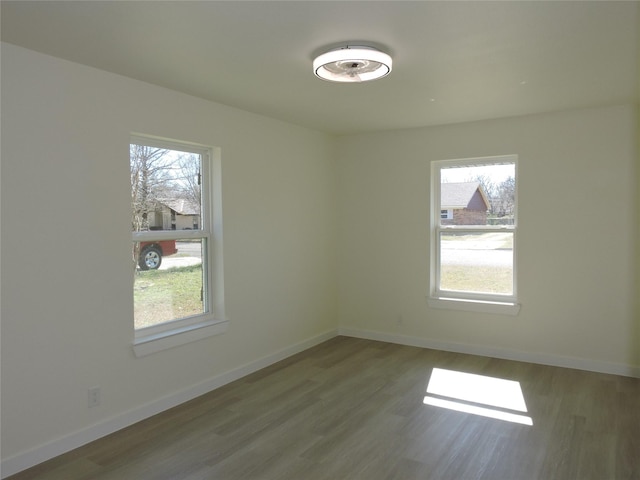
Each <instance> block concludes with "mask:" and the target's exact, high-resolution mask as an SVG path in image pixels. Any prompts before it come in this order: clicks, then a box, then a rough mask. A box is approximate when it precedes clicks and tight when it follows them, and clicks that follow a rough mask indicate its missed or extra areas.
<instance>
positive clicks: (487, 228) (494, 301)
mask: <svg viewBox="0 0 640 480" xmlns="http://www.w3.org/2000/svg"><path fill="white" fill-rule="evenodd" d="M492 164H493V165H500V164H514V168H515V172H514V176H515V192H514V196H515V206H514V212H513V215H514V221H513V225H449V224H446V225H443V224H442V221H443V220H446V219H445V218H442V216H441V212H442V210H443V209H442V207H441V187H440V185H441V182H442V176H441V172H442V170H443V169H447V168H452V167H461V168H462V167H472V166H482V165H492ZM518 183H519V179H518V155H515V154H511V155H499V156H490V157H476V158H464V159H449V160H435V161H432V162H431V208H430V219H431V221H430V278H429V295H428V297H427V300H428V303H429V306H431V307H433V308H444V309H456V310H466V311H476V312H486V313H500V314H508V315H517V314H518V312H519V311H520V304H519V303H518V290H517V284H518V282H517V277H518V275H517V271H518V270H517V252H518V249H517V243H518V241H517V236H518V235H517V231H518ZM504 231H509V232H512V234H513V278H512V281H513V291H512V293H511V295H505V294H492V293H478V292H469V291H452V290H444V289H440V274H441V268H440V267H441V260H440V256H441V253H440V252H441V248H440V243H441V234H442V233H443V232H460V233H465V232H468V233H479V232H504Z"/></svg>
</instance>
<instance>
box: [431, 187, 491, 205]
mask: <svg viewBox="0 0 640 480" xmlns="http://www.w3.org/2000/svg"><path fill="white" fill-rule="evenodd" d="M476 191H480V195H481V196H482V200H483V201H484V203H485V205H486V206H487V208H489V200H488V199H487V196H486V195H485V193H484V190H483V188H482V187H481V186H480V183H478V182H456V183H443V184H441V185H440V206H441V207H442V208H466V207H467V206H468V205H469V202H471V199H472V198H473V196H474V195H475V193H476Z"/></svg>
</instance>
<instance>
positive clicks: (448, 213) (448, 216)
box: [440, 209, 453, 220]
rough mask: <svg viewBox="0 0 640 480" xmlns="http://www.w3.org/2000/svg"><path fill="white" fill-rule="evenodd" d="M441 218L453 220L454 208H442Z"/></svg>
mask: <svg viewBox="0 0 640 480" xmlns="http://www.w3.org/2000/svg"><path fill="white" fill-rule="evenodd" d="M440 218H441V219H442V220H451V219H452V218H453V210H452V209H444V210H440Z"/></svg>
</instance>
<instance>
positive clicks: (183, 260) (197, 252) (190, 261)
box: [158, 242, 202, 270]
mask: <svg viewBox="0 0 640 480" xmlns="http://www.w3.org/2000/svg"><path fill="white" fill-rule="evenodd" d="M176 247H177V248H178V253H176V254H175V255H171V256H169V257H162V263H161V264H160V268H159V269H158V270H167V269H168V268H173V267H186V266H189V265H197V264H198V263H202V249H201V247H200V243H198V242H176Z"/></svg>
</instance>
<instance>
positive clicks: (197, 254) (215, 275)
mask: <svg viewBox="0 0 640 480" xmlns="http://www.w3.org/2000/svg"><path fill="white" fill-rule="evenodd" d="M217 153H218V152H217V151H214V149H212V148H207V147H201V146H196V145H191V144H186V143H181V142H176V141H167V140H159V139H154V138H147V137H141V136H133V137H132V138H131V142H130V145H129V160H130V170H131V230H132V242H133V245H132V273H133V298H134V302H133V303H134V315H133V319H134V330H135V342H134V350H135V351H136V354H137V355H138V356H141V355H146V354H148V353H153V352H154V351H158V350H162V349H164V348H169V347H171V346H176V345H179V344H182V343H186V342H188V341H192V340H195V339H198V338H202V337H203V336H209V335H213V334H216V333H221V332H222V331H223V330H224V328H223V327H224V325H223V324H225V323H226V322H225V321H224V309H223V300H222V294H223V290H222V280H223V279H222V250H221V248H222V247H221V240H222V236H221V225H222V223H221V209H220V205H219V203H220V202H219V200H220V198H221V195H220V192H219V186H220V179H219V174H220V168H219V155H217Z"/></svg>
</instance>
